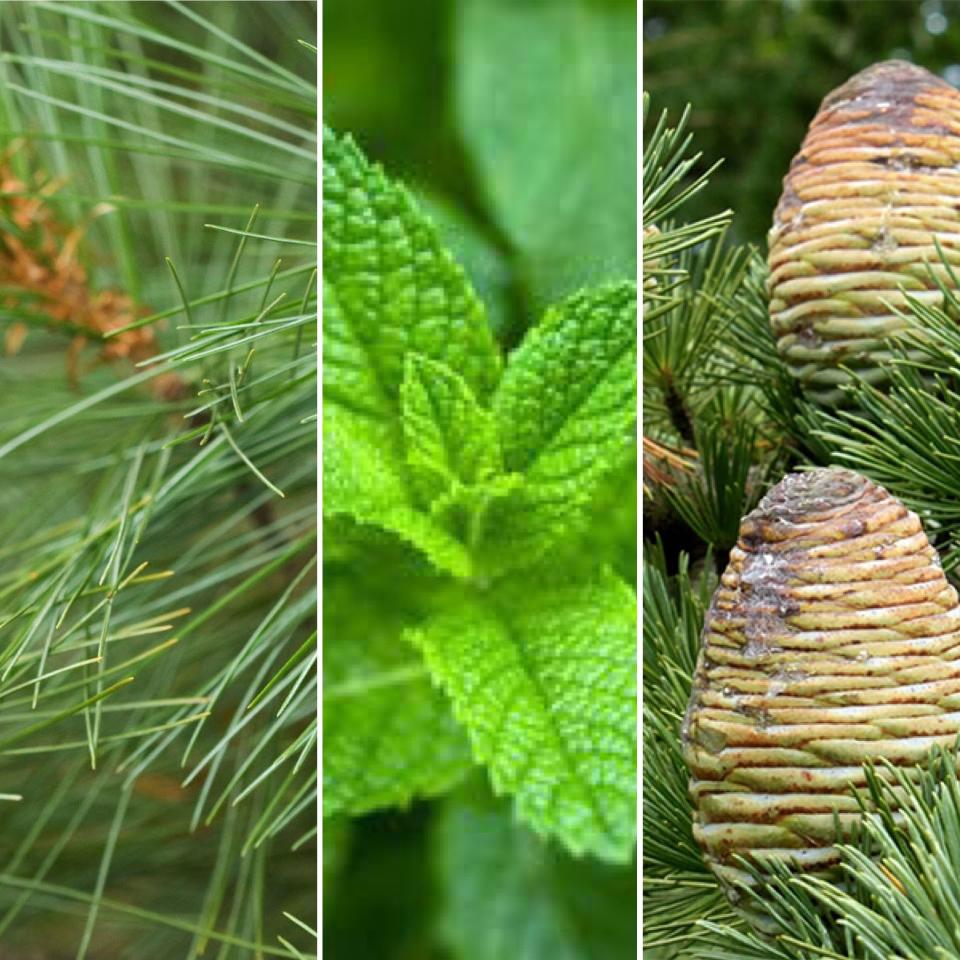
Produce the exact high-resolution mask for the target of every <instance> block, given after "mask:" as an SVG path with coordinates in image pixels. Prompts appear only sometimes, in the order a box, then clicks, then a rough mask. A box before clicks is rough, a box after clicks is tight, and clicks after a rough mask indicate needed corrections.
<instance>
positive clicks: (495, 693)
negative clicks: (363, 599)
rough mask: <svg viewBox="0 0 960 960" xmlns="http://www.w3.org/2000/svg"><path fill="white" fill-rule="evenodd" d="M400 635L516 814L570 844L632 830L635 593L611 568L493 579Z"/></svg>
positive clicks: (609, 846)
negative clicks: (560, 578)
mask: <svg viewBox="0 0 960 960" xmlns="http://www.w3.org/2000/svg"><path fill="white" fill-rule="evenodd" d="M410 636H411V639H412V640H413V642H414V644H416V645H417V646H418V647H419V648H420V649H421V650H422V651H423V653H424V656H425V659H426V662H427V666H428V667H429V668H430V671H431V673H432V674H433V676H434V677H435V678H436V680H437V681H438V682H439V683H440V684H441V685H442V686H443V688H444V689H445V690H446V691H447V693H448V694H449V695H450V698H451V700H452V701H453V707H454V712H455V714H456V716H457V718H458V719H459V720H460V722H461V723H462V724H463V725H464V726H465V727H466V728H467V730H468V732H469V735H470V740H471V743H472V745H473V752H474V756H475V757H476V758H477V760H479V761H480V762H482V763H484V764H486V765H487V767H488V768H489V772H490V778H491V781H492V783H493V786H494V789H495V790H496V791H497V792H498V793H509V794H512V795H513V796H514V797H515V801H516V807H517V811H518V813H519V815H520V817H521V818H522V819H523V820H524V821H526V822H527V823H528V824H530V826H532V827H533V828H534V829H535V830H537V831H538V832H540V833H544V834H550V835H552V836H555V837H557V838H559V839H560V840H561V841H562V842H563V843H564V845H565V846H566V847H567V848H568V849H570V850H571V851H573V852H574V853H593V854H595V855H597V856H598V857H602V858H604V859H608V860H615V861H626V860H629V858H630V856H631V854H632V850H633V844H634V840H635V837H636V815H635V813H636V811H635V801H636V599H635V597H634V595H633V592H632V591H631V590H630V589H629V588H628V587H627V586H626V585H625V584H623V583H622V582H621V581H619V580H618V579H617V578H616V577H614V576H613V575H612V574H603V575H601V576H600V577H598V578H597V579H596V580H594V581H592V582H586V583H577V584H560V585H557V584H548V583H545V582H539V583H538V582H536V581H532V580H530V579H528V580H526V581H525V582H523V583H514V584H501V585H499V586H498V587H496V588H495V589H493V590H490V591H487V592H485V593H482V594H479V595H477V596H475V597H473V598H471V599H469V600H465V601H464V602H463V604H462V605H461V606H460V607H458V608H455V609H452V610H450V611H448V612H445V613H440V614H437V615H435V616H434V617H433V618H432V619H431V620H429V621H428V622H427V623H426V624H425V625H424V626H423V627H422V628H421V629H418V630H415V631H412V632H411V634H410Z"/></svg>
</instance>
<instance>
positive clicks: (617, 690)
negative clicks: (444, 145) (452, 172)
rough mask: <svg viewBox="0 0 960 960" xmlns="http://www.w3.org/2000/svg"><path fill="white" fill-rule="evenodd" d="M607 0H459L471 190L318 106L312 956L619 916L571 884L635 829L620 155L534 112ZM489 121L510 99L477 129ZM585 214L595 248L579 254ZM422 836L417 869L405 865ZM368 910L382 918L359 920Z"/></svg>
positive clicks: (571, 933)
mask: <svg viewBox="0 0 960 960" xmlns="http://www.w3.org/2000/svg"><path fill="white" fill-rule="evenodd" d="M418 9H419V8H418ZM451 15H453V11H451ZM424 16H428V14H424ZM594 22H596V24H597V26H596V27H592V26H591V27H590V28H589V29H590V31H592V30H594V29H596V31H598V32H597V33H596V34H593V33H589V31H588V33H589V36H588V38H585V39H582V40H581V39H578V40H577V41H576V42H577V43H581V42H584V43H585V44H586V49H585V51H584V53H583V58H584V59H583V71H582V72H581V73H579V74H577V75H576V76H574V75H569V74H565V75H562V76H561V75H560V74H559V73H558V74H557V78H558V81H559V83H560V86H558V87H556V88H555V89H554V91H553V92H551V89H550V85H549V83H548V82H547V80H548V77H549V74H544V73H543V72H542V71H541V72H540V73H539V74H536V73H529V74H527V73H525V72H524V73H523V75H521V72H520V71H517V70H510V71H509V72H508V73H504V74H503V76H504V77H505V78H508V79H509V83H508V82H507V81H506V80H505V81H504V84H506V86H504V85H503V84H502V85H501V86H504V94H505V97H504V100H503V101H501V103H500V104H499V105H497V104H494V103H491V102H490V100H489V98H488V97H486V96H484V97H482V98H480V97H479V96H478V89H477V87H476V84H477V82H478V81H479V79H480V78H482V76H485V75H486V73H487V72H488V71H489V70H491V69H494V68H496V65H497V64H503V63H505V62H507V60H510V58H512V57H513V54H512V53H511V51H510V48H508V47H505V46H504V45H503V43H502V42H501V41H506V40H508V39H509V42H510V44H516V43H517V42H518V39H520V38H526V39H525V40H523V45H524V46H525V47H526V46H528V45H529V43H530V42H532V41H534V38H535V40H536V43H537V45H538V49H539V51H540V52H539V54H538V57H539V58H540V61H539V62H541V65H547V66H549V65H550V64H554V65H555V66H556V69H558V70H559V65H560V64H561V63H565V62H566V59H567V57H568V53H569V51H566V48H565V47H564V45H563V42H564V41H565V40H567V39H570V38H571V37H574V36H575V31H574V32H571V31H572V30H573V27H574V26H575V25H576V24H581V23H585V24H587V25H588V26H589V25H590V24H592V23H594ZM613 22H617V23H620V22H624V23H626V22H627V18H626V17H625V16H621V14H620V13H616V14H613V13H609V14H608V13H605V12H603V10H602V9H601V8H597V7H594V6H592V5H590V4H586V3H584V4H583V5H582V7H581V5H580V4H579V3H577V4H573V5H566V4H545V5H539V6H532V7H529V9H527V8H524V9H519V8H516V7H515V5H507V4H464V5H458V6H457V9H456V13H455V22H454V34H455V37H456V46H455V48H454V49H455V61H454V64H453V67H454V76H455V78H456V82H457V84H458V91H459V93H458V96H457V100H456V104H457V112H456V113H455V114H453V117H454V119H455V121H456V123H457V127H458V129H459V130H461V131H462V134H463V139H464V143H465V144H466V145H467V149H468V151H469V154H470V157H469V159H470V161H471V163H472V164H473V169H475V170H476V171H477V174H478V180H479V185H480V188H481V189H480V196H481V197H482V200H480V201H478V200H477V198H476V195H474V194H472V193H468V194H467V195H466V196H465V197H464V196H461V197H458V198H456V201H454V200H453V199H452V198H450V197H448V196H444V195H438V194H437V193H436V192H435V189H436V184H435V183H434V182H433V181H431V180H430V178H429V177H424V178H423V179H426V180H427V182H426V183H422V184H417V187H416V189H415V190H412V189H408V188H407V187H405V186H401V185H400V184H399V183H398V182H397V181H395V180H393V179H392V178H391V177H390V176H389V175H387V174H385V173H384V172H383V171H382V170H381V169H380V168H379V167H378V166H376V165H374V164H373V163H371V162H369V161H368V160H366V159H365V157H364V155H363V153H362V152H361V151H360V149H359V148H358V147H357V146H356V145H355V144H354V142H353V141H352V140H351V139H350V138H349V137H347V136H341V135H339V134H337V133H333V132H329V131H328V132H327V133H326V134H325V147H324V151H325V165H326V173H325V176H326V183H327V184H329V188H325V196H324V214H325V220H324V231H325V234H326V233H327V232H328V231H329V233H330V238H329V240H328V239H327V237H326V235H325V238H324V239H325V251H324V257H325V261H324V266H325V271H324V286H325V288H329V289H325V290H324V298H325V304H329V305H330V307H329V309H328V310H327V313H326V316H325V325H326V329H325V340H324V350H325V352H329V359H326V362H325V385H324V421H325V422H324V514H325V534H324V535H325V544H324V546H325V564H324V583H325V587H326V589H327V591H328V593H327V599H328V604H325V608H326V609H325V629H326V636H327V637H328V638H329V637H333V636H335V637H336V640H334V641H330V640H328V643H331V644H332V645H331V646H330V648H329V650H328V651H327V653H326V656H327V658H328V661H329V665H328V669H327V670H325V672H324V685H325V687H324V699H325V707H324V718H325V727H324V759H325V764H324V767H325V769H324V784H325V795H326V797H327V798H328V803H327V804H326V805H325V814H326V815H327V816H328V819H327V820H326V823H330V824H334V825H336V826H337V829H340V825H341V824H342V822H343V818H344V817H349V818H350V820H349V822H350V825H351V826H350V837H351V840H350V850H349V851H348V853H347V854H346V856H345V857H344V858H343V859H342V860H337V859H334V860H333V862H334V863H335V864H336V865H335V867H334V871H335V873H334V876H332V877H331V879H330V882H331V883H333V884H335V891H334V893H333V894H332V898H333V899H332V901H331V905H330V908H329V912H328V917H329V919H328V921H327V924H326V927H325V950H326V951H329V952H330V953H331V955H334V956H360V955H363V956H367V955H369V956H384V957H389V956H398V957H399V956H403V955H412V954H414V953H416V954H417V955H423V956H434V955H437V956H440V955H442V956H463V957H465V958H466V957H483V956H494V955H497V951H501V950H502V949H504V944H511V945H513V944H514V943H517V949H518V950H520V951H522V953H521V954H520V955H522V956H524V957H527V958H531V960H532V958H534V957H544V958H546V957H551V958H552V957H554V956H570V957H576V956H593V955H599V956H607V955H610V956H614V955H618V954H617V950H618V949H619V947H620V946H621V945H623V944H624V943H631V942H632V931H633V929H634V926H635V914H634V911H633V901H632V900H624V901H621V902H616V903H611V904H607V905H606V906H605V909H604V910H603V911H602V913H601V911H599V910H596V907H595V904H596V900H597V899H599V893H598V895H597V896H596V897H592V896H589V895H588V894H587V893H586V891H585V887H586V886H589V885H590V884H591V883H593V878H596V879H597V886H598V891H599V889H600V884H601V878H602V886H603V889H608V890H612V891H617V890H624V891H629V890H630V889H631V888H632V869H631V867H630V862H631V860H632V857H633V852H634V847H635V839H636V813H635V803H636V651H635V631H636V599H635V591H634V589H633V585H632V582H631V581H629V580H625V579H624V575H625V576H626V577H630V576H632V574H633V569H632V564H633V563H634V562H635V560H634V557H635V554H636V549H635V548H636V540H635V536H636V534H635V530H636V526H635V513H634V511H633V510H632V509H631V508H632V507H633V502H635V501H633V502H631V501H630V497H631V496H633V495H634V493H635V489H636V487H635V483H636V472H635V463H636V443H635V437H634V425H635V421H636V327H637V316H636V313H637V310H636V289H635V285H634V284H633V283H632V282H630V280H629V278H630V277H631V276H632V274H633V264H634V263H635V225H630V226H629V227H626V226H624V224H623V218H622V213H623V211H622V210H621V200H622V195H623V191H624V190H628V191H629V190H630V189H632V185H633V183H634V178H635V174H634V172H633V165H632V164H631V165H630V167H629V168H627V169H625V170H624V172H623V177H622V183H621V184H620V185H619V189H618V191H617V194H616V196H614V194H613V193H612V191H611V185H610V184H609V183H608V182H606V179H605V178H606V177H607V175H608V174H607V173H602V174H601V173H600V172H599V167H600V166H602V164H601V163H599V162H598V163H597V164H594V159H595V158H594V155H593V150H594V148H595V146H596V143H595V142H594V139H592V138H598V137H600V133H599V132H597V131H598V130H599V128H601V127H604V128H605V124H606V120H605V119H603V118H600V117H598V116H596V115H595V111H593V110H592V108H591V114H590V115H591V123H592V127H591V129H589V130H574V129H572V128H567V127H566V126H565V124H566V122H567V118H566V117H565V116H564V115H563V114H562V113H558V114H556V115H554V114H552V113H550V112H547V110H546V103H547V102H548V101H549V99H550V97H552V96H553V95H554V94H562V95H563V96H564V97H566V96H569V97H585V96H586V95H587V94H586V92H584V91H587V92H589V91H593V90H594V83H595V82H598V81H599V80H600V79H601V78H600V77H599V76H591V74H592V72H594V71H596V70H597V69H598V64H599V62H600V58H601V57H602V56H604V55H605V54H606V52H607V51H608V50H609V49H610V44H614V45H617V46H618V47H619V45H620V43H621V41H622V39H623V38H622V37H620V36H619V35H617V36H614V35H613V34H612V33H610V32H609V30H608V25H609V23H613ZM511 24H512V27H513V29H512V30H511V31H510V32H507V33H505V32H504V31H505V30H506V27H508V26H510V25H511ZM550 24H553V25H562V26H563V28H564V29H563V31H561V32H560V33H558V34H556V35H553V34H551V33H550V32H549V31H545V30H544V27H545V26H546V25H550ZM605 24H606V25H607V26H604V25H605ZM564 51H566V52H564ZM623 56H624V57H626V56H627V48H626V45H625V44H624V51H623ZM511 62H512V61H511ZM517 62H519V61H517ZM625 62H626V63H627V64H629V65H631V67H632V63H633V54H632V47H631V49H630V55H629V58H628V59H627V60H626V61H625ZM551 69H552V68H551ZM604 70H605V71H606V70H607V68H606V67H605V68H604ZM611 71H612V72H611V73H609V74H608V73H606V72H605V73H604V74H603V82H608V80H609V82H610V83H611V84H613V85H614V86H615V87H616V88H617V90H618V95H619V96H622V97H624V98H627V99H632V96H633V84H632V82H631V83H630V84H629V85H628V84H627V81H626V80H625V79H624V77H625V75H626V74H625V73H624V68H623V66H622V64H621V63H620V61H616V62H614V63H613V64H612V65H611ZM510 84H513V87H512V89H510V90H508V89H507V86H510ZM565 85H569V87H570V89H569V91H565V90H564V87H565ZM581 85H583V86H584V90H583V91H582V90H581V89H580V87H581ZM515 98H516V100H515ZM524 98H533V100H531V101H530V103H529V104H528V106H527V107H526V117H527V121H530V120H531V118H537V121H538V122H540V120H541V119H542V120H543V121H547V120H548V119H549V120H550V122H551V124H552V125H553V126H554V128H555V129H554V137H553V139H552V140H551V141H550V143H549V144H546V143H544V144H540V145H538V146H537V149H536V152H535V153H534V154H531V152H530V151H531V140H530V138H529V136H528V134H529V130H527V129H525V125H524V124H521V123H519V122H518V121H519V119H520V118H519V116H518V115H514V114H513V113H512V112H510V113H509V114H508V115H507V116H506V117H504V118H503V120H501V121H498V120H496V117H494V116H492V115H491V111H494V112H498V111H500V110H501V109H503V107H504V106H507V107H509V108H510V111H512V110H514V109H521V106H520V101H522V100H523V99H524ZM541 102H542V103H543V104H544V106H543V107H542V108H541V107H540V106H538V104H540V103H541ZM452 105H453V102H452V101H451V106H452ZM580 109H583V107H581V108H580ZM333 112H334V113H335V112H336V108H334V111H333ZM416 115H417V113H416V112H411V114H410V116H411V117H414V116H416ZM615 119H616V123H617V125H618V126H627V127H630V128H631V130H630V133H629V139H626V138H625V139H624V141H623V144H620V145H618V150H619V151H620V154H622V153H623V151H624V147H625V146H626V147H628V148H629V150H632V149H633V144H634V143H635V140H636V136H635V115H634V113H633V111H632V108H631V111H630V113H629V114H624V115H623V116H619V115H618V116H617V117H616V118H615ZM495 123H508V127H504V128H503V136H501V137H500V138H499V139H498V141H497V142H496V143H495V142H493V141H492V140H491V138H490V133H491V130H492V129H493V127H492V126H491V125H492V124H495ZM561 128H562V129H561ZM435 133H436V131H424V136H427V137H429V136H434V135H435ZM571 137H572V138H573V139H570V138H571ZM359 139H365V140H366V141H367V142H372V143H376V142H377V136H376V135H375V134H374V133H373V132H372V131H368V132H367V134H366V137H364V136H363V135H362V134H358V140H359ZM384 149H385V150H387V149H389V147H385V148H384ZM375 152H377V153H378V155H379V153H380V152H381V151H379V150H377V151H375ZM574 155H576V157H577V158H579V162H578V163H574V162H573V158H574ZM448 159H449V158H448ZM531 159H536V161H537V163H538V164H539V167H538V168H536V169H535V168H534V167H531V166H530V161H531ZM606 159H609V158H606ZM606 159H605V160H604V163H605V162H606ZM617 162H618V163H620V161H619V160H618V161H617ZM554 164H557V167H556V168H555V167H554V166H553V165H554ZM525 169H526V172H527V174H528V175H527V177H526V187H525V188H524V189H523V190H521V189H520V183H519V181H516V180H515V178H517V177H520V176H521V175H522V174H523V171H524V170H525ZM605 169H608V168H605ZM538 171H539V172H538ZM561 171H562V172H563V173H564V174H565V176H566V178H567V180H566V183H567V185H568V186H569V189H568V190H563V189H562V185H561V186H558V180H557V178H558V177H559V176H560V173H561ZM430 172H431V173H432V171H430ZM448 173H449V170H447V172H446V173H444V172H441V171H438V172H437V181H438V182H440V183H442V184H447V185H449V182H450V181H449V180H448V179H447V174H448ZM531 174H535V175H536V176H535V177H531ZM541 176H542V178H543V179H542V182H541V181H540V179H539V178H540V177H541ZM581 178H582V180H581ZM408 179H409V178H408ZM535 179H536V181H537V182H536V183H535V182H534V180H535ZM558 190H560V191H561V192H562V197H563V202H562V203H560V204H558V203H557V191H558ZM414 198H416V199H414ZM478 202H479V203H480V204H481V206H483V209H482V210H480V211H479V212H478V211H477V210H476V204H477V203H478ZM625 209H632V202H631V203H630V204H628V205H627V206H626V207H625ZM464 211H468V213H465V212H464ZM588 214H589V216H588ZM591 231H601V232H602V234H603V239H602V241H601V239H600V234H599V233H597V232H591ZM614 236H616V237H617V238H618V239H617V241H616V243H614V240H613V237H614ZM588 237H589V239H588ZM601 242H602V243H603V244H605V246H604V247H603V251H602V262H601V259H600V257H598V258H597V260H596V261H595V262H591V263H587V262H586V260H588V259H589V258H584V256H583V254H584V253H585V252H586V253H593V252H600V246H599V244H600V243H601ZM451 252H455V253H456V258H455V257H454V256H452V254H451ZM458 263H459V264H462V267H463V269H461V266H459V265H458ZM494 264H495V267H494V268H493V269H491V266H492V265H494ZM601 281H602V282H601ZM475 291H481V292H482V293H483V299H484V300H486V299H487V298H488V297H491V302H490V304H489V306H490V307H491V309H489V310H488V309H487V306H488V304H486V303H483V302H482V301H481V297H480V296H479V295H478V293H477V292H475ZM528 304H535V305H536V306H535V310H534V311H531V310H529V309H528ZM537 316H539V320H538V319H536V318H537ZM614 570H616V571H617V572H614ZM621 574H624V575H621ZM330 603H333V604H335V605H336V606H335V608H333V607H330V606H329V604H330ZM497 795H499V799H495V797H496V796H497ZM468 798H469V799H468ZM361 814H362V816H361ZM385 825H389V826H385ZM474 825H476V826H477V828H478V830H480V831H481V833H479V834H476V835H474V834H473V833H471V830H472V828H473V826H474ZM481 837H486V838H487V839H486V842H483V843H481V844H480V846H479V847H478V846H476V845H477V843H478V841H479V840H480V838H481ZM428 848H429V849H431V850H433V851H434V854H435V856H434V858H433V860H432V861H430V862H432V863H433V864H434V865H435V866H436V867H437V869H436V871H435V872H434V873H432V874H431V875H430V877H429V878H425V877H424V876H423V871H424V858H425V856H426V851H427V849H428ZM506 877H509V881H508V883H507V885H504V883H503V880H504V878H506ZM411 878H419V880H418V881H417V883H419V887H418V890H417V892H416V893H414V891H412V890H410V884H411ZM398 887H402V888H403V893H402V897H403V903H404V907H403V910H402V911H399V910H398V909H397V907H396V904H395V901H396V897H397V888H398ZM388 904H389V905H388ZM431 907H433V908H435V909H436V910H437V911H438V912H439V914H440V916H439V922H436V921H437V918H435V917H433V916H432V915H431V912H430V911H431ZM594 912H595V913H596V914H597V916H596V917H594V916H592V915H591V914H593V913H594ZM401 914H402V915H401ZM370 915H377V916H383V917H384V920H383V923H382V924H380V925H378V929H376V930H373V929H370V924H369V916H370ZM518 925H520V926H519V927H518ZM518 936H519V937H521V938H522V940H521V941H519V942H517V941H516V940H515V938H516V937H518ZM631 949H632V947H631Z"/></svg>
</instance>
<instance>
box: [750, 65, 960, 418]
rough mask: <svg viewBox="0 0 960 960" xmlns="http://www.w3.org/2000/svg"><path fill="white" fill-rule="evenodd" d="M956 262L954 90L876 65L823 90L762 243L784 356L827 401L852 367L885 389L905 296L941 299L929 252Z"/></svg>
mask: <svg viewBox="0 0 960 960" xmlns="http://www.w3.org/2000/svg"><path fill="white" fill-rule="evenodd" d="M935 241H938V242H939V243H940V246H941V248H942V249H943V253H944V255H945V257H946V258H947V261H948V262H949V263H950V264H951V266H953V265H957V266H958V267H960V92H958V91H957V90H956V89H954V88H953V87H952V86H951V85H950V84H948V83H946V82H945V81H943V80H941V79H940V78H938V77H936V76H934V75H933V74H932V73H930V72H929V71H928V70H925V69H923V68H922V67H917V66H914V65H913V64H911V63H905V62H903V61H900V60H890V61H887V62H885V63H878V64H876V65H875V66H872V67H869V68H868V69H866V70H863V71H862V72H860V73H858V74H856V75H855V76H854V77H852V78H851V79H850V80H848V81H847V82H846V83H845V84H843V86H841V87H838V88H837V89H836V90H834V91H833V93H831V94H829V95H828V96H827V97H826V98H825V99H824V101H823V103H822V104H821V106H820V111H819V113H817V115H816V117H815V118H814V120H813V122H812V123H811V124H810V129H809V130H808V132H807V136H806V138H805V139H804V141H803V145H802V146H801V148H800V152H799V153H798V154H797V156H796V157H795V158H794V160H793V163H792V164H791V165H790V172H789V173H788V174H787V176H786V177H785V178H784V181H783V195H782V196H781V198H780V203H779V204H778V205H777V209H776V213H775V214H774V223H773V228H772V230H771V231H770V235H769V256H768V263H769V266H770V279H769V293H770V320H771V323H772V325H773V331H774V335H775V336H776V337H777V343H778V347H779V350H780V354H781V356H782V357H783V358H784V360H785V361H786V363H787V365H788V366H789V368H790V370H791V372H792V373H793V375H794V376H795V377H797V378H798V379H799V381H800V382H801V383H802V384H803V386H804V388H805V392H806V393H807V394H808V395H809V396H810V397H811V398H813V399H815V400H818V401H820V402H821V403H833V402H835V401H836V400H838V399H839V398H840V396H841V394H840V391H839V389H838V387H839V386H840V385H841V384H842V383H845V382H847V381H848V380H849V379H850V377H849V374H847V373H845V372H844V371H843V370H841V369H840V366H841V365H843V366H846V367H848V368H849V369H851V370H855V371H856V372H857V374H858V375H860V376H862V377H864V378H865V379H866V380H867V381H869V382H872V383H882V382H883V380H884V378H885V373H884V365H885V364H886V363H887V362H888V361H889V359H890V357H891V350H890V347H889V344H888V343H886V342H885V340H886V338H888V337H890V336H892V335H894V336H895V335H896V334H898V333H899V332H900V331H902V330H903V329H904V328H905V327H906V326H907V321H905V320H904V319H903V318H901V317H898V316H897V314H896V312H895V310H894V309H892V308H900V307H902V306H903V305H904V303H905V299H904V295H903V293H901V292H900V290H899V288H900V287H903V288H904V290H906V291H908V292H909V293H910V294H911V295H913V296H916V297H919V298H920V299H921V300H925V301H928V302H934V303H939V302H940V301H941V299H942V295H941V294H940V293H939V291H938V290H937V289H936V285H935V283H934V282H933V280H932V279H931V277H930V274H929V270H930V269H931V268H932V269H933V270H935V271H936V272H937V273H938V274H939V275H940V276H941V277H942V278H944V279H946V280H947V281H948V282H949V275H948V273H947V271H946V269H945V267H944V266H943V264H942V262H941V260H940V255H939V254H938V252H937V249H936V245H935Z"/></svg>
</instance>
